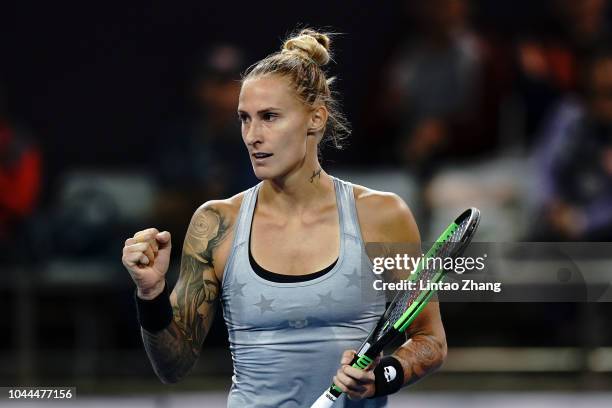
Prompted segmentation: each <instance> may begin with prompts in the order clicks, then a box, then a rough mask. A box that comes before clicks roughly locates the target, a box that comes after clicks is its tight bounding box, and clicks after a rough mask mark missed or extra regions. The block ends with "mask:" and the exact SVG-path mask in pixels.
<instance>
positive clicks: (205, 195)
mask: <svg viewBox="0 0 612 408" xmlns="http://www.w3.org/2000/svg"><path fill="white" fill-rule="evenodd" d="M609 3H610V2H609V1H607V0H542V1H527V0H428V1H427V2H424V1H417V0H404V1H399V0H393V1H387V2H373V1H372V2H354V1H334V2H326V1H319V0H311V1H309V2H308V3H299V4H297V3H292V2H278V3H265V4H261V3H258V2H243V1H238V2H204V1H193V0H186V1H182V2H180V3H176V4H171V3H169V2H163V3H162V2H159V3H157V2H156V3H151V4H146V3H140V4H139V3H134V2H132V3H130V4H125V3H123V4H119V3H117V4H113V3H112V2H104V3H103V4H102V3H100V4H90V3H78V4H68V3H63V2H34V1H28V0H25V1H20V2H4V3H3V4H2V5H1V6H0V16H1V17H0V20H1V24H0V249H1V250H0V270H1V273H0V305H1V307H2V309H3V310H5V313H4V314H3V318H2V319H0V333H4V335H2V336H0V384H1V385H6V386H19V385H21V386H26V385H57V386H61V385H64V386H66V385H71V386H77V387H78V393H79V398H83V399H82V400H81V401H89V402H90V403H92V404H95V403H99V404H100V405H101V406H108V405H115V404H126V403H127V404H131V405H136V406H174V405H177V406H178V405H181V406H190V404H191V405H194V406H195V405H198V406H206V407H208V406H210V407H214V406H224V395H225V393H226V392H227V390H228V389H229V385H230V383H231V370H232V368H231V356H230V354H229V351H228V345H227V332H226V329H225V327H224V325H223V322H222V318H221V315H219V316H218V318H217V319H216V323H215V326H214V327H213V329H212V331H211V333H210V335H209V337H208V338H207V340H206V342H205V345H204V351H203V356H204V357H205V358H201V359H200V363H199V364H198V366H197V367H196V368H195V370H194V371H193V373H192V374H191V375H190V376H189V377H188V378H187V379H186V380H185V381H184V382H182V383H180V384H178V385H173V386H164V385H161V383H160V382H159V380H157V378H156V377H155V375H154V374H153V372H152V369H151V367H150V365H149V363H148V360H147V358H146V355H145V353H144V350H143V348H142V345H141V340H140V336H139V330H138V324H137V322H136V314H135V309H134V302H133V284H132V283H131V280H130V278H129V276H128V274H127V272H126V271H125V270H124V269H123V267H122V265H121V249H122V247H123V243H124V240H125V239H126V238H127V237H129V236H131V235H132V234H133V233H134V232H135V231H138V230H140V229H143V228H145V227H149V226H156V227H157V228H159V229H167V230H170V231H171V232H172V234H173V240H174V247H175V248H180V247H181V244H182V239H183V236H184V232H185V230H186V227H187V224H188V222H189V219H190V217H191V214H192V213H193V211H194V210H195V208H197V207H198V206H199V205H200V204H201V203H203V202H204V201H206V200H209V199H216V198H224V197H228V196H230V195H232V194H234V193H237V192H239V191H242V190H244V189H246V188H248V187H250V186H252V185H253V184H255V183H256V179H255V178H254V177H253V175H252V170H251V166H250V163H249V160H248V157H247V155H246V151H245V149H244V147H243V145H242V140H241V138H240V129H239V124H238V121H237V119H236V106H237V95H238V92H239V86H240V85H239V82H238V81H237V80H238V79H239V78H240V73H241V72H242V71H243V70H244V69H245V68H246V67H247V66H248V65H250V64H252V63H254V62H256V61H257V60H259V59H261V58H263V57H264V56H266V55H268V54H269V53H272V52H275V51H276V50H277V49H278V48H279V47H280V44H281V40H282V39H283V38H284V37H285V36H286V35H287V34H289V33H290V32H291V31H292V30H293V29H295V28H296V27H298V26H311V27H315V28H323V29H328V30H330V31H333V32H338V33H341V34H339V35H337V36H335V37H334V38H333V45H332V47H333V51H334V54H335V57H334V59H335V61H336V62H337V64H332V65H331V66H328V72H329V74H330V75H334V76H337V77H338V81H337V82H336V87H337V91H338V94H339V96H340V99H341V101H342V103H343V106H344V110H345V112H346V114H347V116H348V118H349V120H350V122H351V123H352V125H353V134H352V136H351V140H350V146H349V147H348V149H346V150H344V151H340V152H337V151H333V150H332V149H325V150H324V151H323V163H322V164H323V166H324V168H325V169H326V171H328V172H330V173H331V174H333V175H336V176H338V177H340V178H344V179H346V180H349V181H352V182H355V183H359V184H364V185H367V186H369V187H372V188H377V189H382V190H387V191H393V192H396V193H397V194H399V195H400V196H402V197H403V198H404V200H405V201H406V202H407V203H408V205H409V206H410V207H411V209H412V211H413V212H414V214H415V216H416V219H417V222H418V224H419V228H420V229H421V234H422V236H423V238H424V241H427V240H432V239H435V235H436V234H437V233H438V232H439V230H440V228H441V227H442V226H444V225H445V224H446V223H447V222H448V220H449V219H451V218H452V217H454V216H455V215H456V214H458V211H459V210H460V209H462V208H464V207H467V206H477V207H479V208H480V209H481V211H482V214H483V221H482V225H481V228H480V231H479V234H478V236H477V238H476V239H477V240H479V241H483V242H513V241H545V242H549V241H581V242H583V241H587V242H588V241H612V239H611V238H612V42H611V41H610V34H611V33H610V27H611V26H610V24H611V23H612V21H611V15H610V13H611V10H610V4H609ZM241 155H243V159H244V160H240V159H239V158H240V157H241ZM174 255H175V262H174V264H173V268H172V270H171V271H170V277H169V281H170V282H171V283H173V282H174V281H175V280H176V276H177V274H176V272H177V269H178V262H177V261H178V259H176V258H177V255H178V251H175V254H174ZM601 262H609V261H608V260H605V259H604V260H602V261H601ZM607 265H610V266H612V264H609V263H608V264H605V265H604V266H606V267H607ZM441 308H442V314H443V320H444V323H445V327H446V330H447V337H448V342H449V348H450V351H449V358H448V362H447V364H446V365H445V366H444V368H443V369H442V370H441V371H440V372H438V373H437V374H435V375H434V376H432V377H430V378H428V379H427V380H425V381H422V382H421V383H419V384H417V385H415V386H413V387H411V388H410V389H408V390H404V391H403V392H402V393H400V395H399V396H397V397H395V398H394V399H392V401H395V402H394V404H395V405H392V406H404V403H405V404H416V403H423V404H425V403H427V404H429V405H431V406H440V407H446V406H468V405H469V406H472V407H473V406H485V405H487V406H490V405H491V403H492V401H494V402H495V404H496V406H503V405H504V403H507V404H508V405H509V404H510V403H512V404H513V405H512V406H515V405H516V402H517V401H518V402H520V403H521V404H523V405H525V406H566V405H567V406H570V405H571V406H573V407H575V406H607V405H606V404H608V403H609V401H610V398H612V394H608V392H610V391H612V330H611V329H610V327H609V324H608V323H609V321H610V318H612V309H611V307H610V305H609V304H608V303H507V304H503V303H488V304H482V303H480V304H476V303H473V304H470V303H450V304H442V305H441ZM194 393H195V394H194ZM560 396H561V397H560ZM122 398H123V399H122ZM177 401H178V402H177ZM436 404H437V405H436ZM564 404H566V405H564Z"/></svg>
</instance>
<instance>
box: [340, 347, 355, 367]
mask: <svg viewBox="0 0 612 408" xmlns="http://www.w3.org/2000/svg"><path fill="white" fill-rule="evenodd" d="M355 354H357V353H356V352H355V350H346V351H345V352H344V353H342V359H341V360H340V364H342V365H344V364H351V361H353V358H354V357H355Z"/></svg>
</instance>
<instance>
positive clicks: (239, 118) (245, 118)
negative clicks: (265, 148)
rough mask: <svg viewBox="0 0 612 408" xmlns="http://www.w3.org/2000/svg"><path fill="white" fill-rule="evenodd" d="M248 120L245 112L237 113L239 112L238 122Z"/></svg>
mask: <svg viewBox="0 0 612 408" xmlns="http://www.w3.org/2000/svg"><path fill="white" fill-rule="evenodd" d="M248 120H249V117H248V115H245V114H243V113H239V114H238V121H239V122H241V123H245V122H247V121H248Z"/></svg>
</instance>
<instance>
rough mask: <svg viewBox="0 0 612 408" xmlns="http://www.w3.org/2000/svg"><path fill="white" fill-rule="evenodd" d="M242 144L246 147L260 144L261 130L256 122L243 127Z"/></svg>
mask: <svg viewBox="0 0 612 408" xmlns="http://www.w3.org/2000/svg"><path fill="white" fill-rule="evenodd" d="M243 136H244V143H245V144H246V145H247V146H254V145H255V144H257V143H261V129H260V127H259V124H258V123H257V121H256V120H253V121H252V122H251V123H249V124H248V125H244V127H243Z"/></svg>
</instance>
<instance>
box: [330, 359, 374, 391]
mask: <svg viewBox="0 0 612 408" xmlns="http://www.w3.org/2000/svg"><path fill="white" fill-rule="evenodd" d="M355 354H356V352H355V350H346V351H345V352H344V353H343V354H342V359H341V360H340V364H341V367H340V368H339V369H338V371H337V372H336V375H335V376H334V380H333V381H334V384H336V385H337V386H338V388H340V389H341V390H342V392H344V393H345V394H346V395H347V396H348V397H349V398H350V399H352V400H360V399H363V398H369V397H371V396H373V395H374V393H375V392H376V385H375V383H374V372H373V370H374V367H376V365H377V364H378V362H379V361H380V358H377V359H376V361H374V362H373V363H372V364H370V365H369V366H367V367H366V369H365V370H360V369H358V368H354V367H351V366H350V365H349V364H350V363H351V361H353V358H354V357H355Z"/></svg>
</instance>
